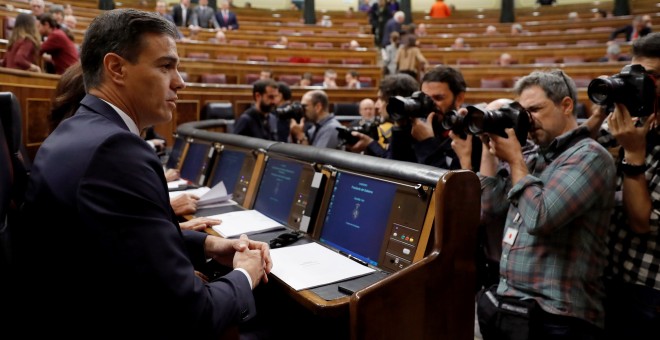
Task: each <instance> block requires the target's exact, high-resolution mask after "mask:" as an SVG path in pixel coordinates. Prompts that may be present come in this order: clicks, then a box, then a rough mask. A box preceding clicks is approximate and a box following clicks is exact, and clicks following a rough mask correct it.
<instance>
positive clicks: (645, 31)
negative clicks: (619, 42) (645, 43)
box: [610, 25, 651, 41]
mask: <svg viewBox="0 0 660 340" xmlns="http://www.w3.org/2000/svg"><path fill="white" fill-rule="evenodd" d="M634 31H635V27H633V25H626V26H623V27H620V28H617V29H616V30H614V31H612V34H611V35H610V40H614V39H616V37H617V36H618V35H619V34H621V33H623V34H625V36H626V41H630V40H632V34H633V32H634ZM649 33H651V29H650V28H648V27H644V28H642V29H641V30H640V31H639V37H640V38H641V37H643V36H645V35H647V34H649Z"/></svg>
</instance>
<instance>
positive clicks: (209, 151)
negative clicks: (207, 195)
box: [180, 140, 215, 186]
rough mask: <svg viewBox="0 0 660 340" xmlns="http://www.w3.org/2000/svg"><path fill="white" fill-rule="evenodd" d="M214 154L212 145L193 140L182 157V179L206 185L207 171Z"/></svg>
mask: <svg viewBox="0 0 660 340" xmlns="http://www.w3.org/2000/svg"><path fill="white" fill-rule="evenodd" d="M214 154H215V148H214V147H213V144H212V143H210V142H208V141H201V140H200V141H195V140H191V141H190V142H189V143H188V145H187V146H186V147H185V149H184V152H183V155H182V157H183V159H182V161H181V169H180V173H181V178H183V179H186V180H188V181H190V182H192V183H193V184H196V185H200V186H203V185H205V183H206V174H207V169H208V166H209V164H210V163H211V160H212V158H213V156H214Z"/></svg>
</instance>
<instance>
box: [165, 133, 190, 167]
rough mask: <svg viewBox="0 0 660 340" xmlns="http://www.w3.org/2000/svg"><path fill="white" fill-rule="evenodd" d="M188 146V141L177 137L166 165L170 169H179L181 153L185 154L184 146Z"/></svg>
mask: <svg viewBox="0 0 660 340" xmlns="http://www.w3.org/2000/svg"><path fill="white" fill-rule="evenodd" d="M184 145H186V141H185V140H184V139H183V138H181V137H177V138H175V139H174V145H173V146H172V150H170V154H169V156H168V158H167V164H166V165H165V166H166V167H167V168H168V169H178V168H179V159H180V158H181V153H182V152H183V146H184Z"/></svg>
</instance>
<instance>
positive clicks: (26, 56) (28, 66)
mask: <svg viewBox="0 0 660 340" xmlns="http://www.w3.org/2000/svg"><path fill="white" fill-rule="evenodd" d="M40 46H41V35H40V34H39V32H37V24H36V20H35V19H34V16H32V15H31V14H28V13H18V15H17V16H16V21H15V22H14V28H13V29H12V31H11V36H10V37H9V43H8V46H7V52H6V53H5V57H4V59H2V60H0V66H2V67H8V68H15V69H19V70H25V71H31V72H41V67H39V65H38V64H39V49H40Z"/></svg>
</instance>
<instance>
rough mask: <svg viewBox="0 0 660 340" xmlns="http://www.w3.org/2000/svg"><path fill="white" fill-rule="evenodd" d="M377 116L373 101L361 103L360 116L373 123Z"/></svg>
mask: <svg viewBox="0 0 660 340" xmlns="http://www.w3.org/2000/svg"><path fill="white" fill-rule="evenodd" d="M375 115H376V109H375V105H374V102H372V101H363V102H360V116H361V117H362V119H364V120H367V121H371V120H374V117H375Z"/></svg>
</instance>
